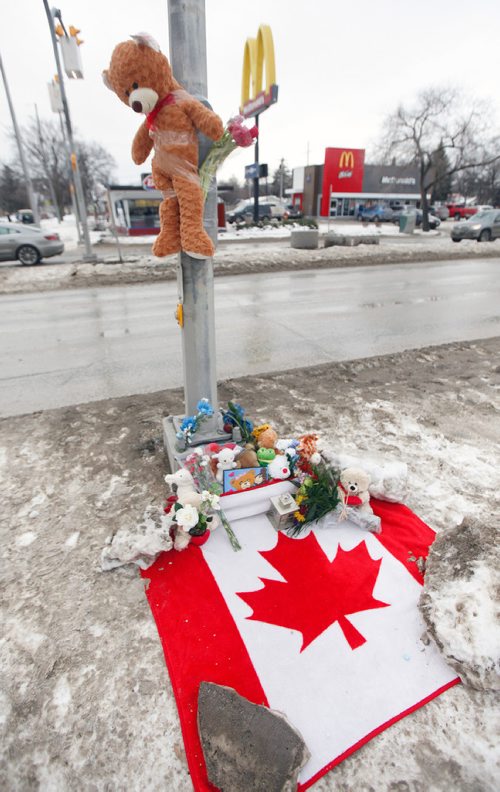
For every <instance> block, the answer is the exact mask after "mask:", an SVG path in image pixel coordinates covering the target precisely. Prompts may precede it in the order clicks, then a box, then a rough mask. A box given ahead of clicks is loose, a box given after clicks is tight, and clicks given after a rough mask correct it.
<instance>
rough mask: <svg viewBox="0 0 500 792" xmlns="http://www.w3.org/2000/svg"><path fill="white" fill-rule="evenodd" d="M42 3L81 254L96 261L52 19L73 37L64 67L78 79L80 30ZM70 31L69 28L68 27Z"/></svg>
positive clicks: (81, 71)
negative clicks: (63, 124) (67, 151)
mask: <svg viewBox="0 0 500 792" xmlns="http://www.w3.org/2000/svg"><path fill="white" fill-rule="evenodd" d="M43 5H44V8H45V13H46V14H47V21H48V23H49V30H50V37H51V39H52V48H53V50H54V58H55V61H56V66H57V76H58V79H59V88H60V90H61V100H62V105H63V112H64V119H65V122H66V131H67V135H68V144H69V149H70V162H71V169H72V172H73V179H74V183H75V198H76V205H77V207H78V214H79V215H80V220H81V224H82V231H83V241H84V244H85V254H84V256H83V260H84V261H89V262H93V261H97V256H96V255H95V253H93V252H92V246H91V244H90V236H89V227H88V222H87V210H86V207H85V198H84V195H83V187H82V179H81V175H80V169H79V167H78V159H77V156H76V151H75V142H74V139H73V128H72V125H71V117H70V114H69V106H68V100H67V98H66V89H65V87H64V77H63V71H62V67H61V60H60V58H59V51H58V49H57V35H56V29H55V26H54V19H58V20H59V23H60V24H59V25H58V26H57V27H58V28H59V27H60V28H61V32H62V33H63V37H64V40H65V39H73V42H74V46H70V47H69V48H68V50H67V53H68V58H71V59H70V60H69V61H68V63H67V64H66V62H65V68H66V66H68V67H69V68H66V73H67V74H68V76H70V77H72V76H73V74H72V72H74V73H75V75H76V76H77V78H78V79H81V78H82V77H83V70H82V69H81V61H80V60H79V52H78V59H74V58H73V54H74V47H76V48H77V49H78V46H79V45H78V43H77V39H78V36H77V34H78V33H79V32H80V31H79V30H77V29H76V28H73V30H74V31H75V35H74V36H68V35H67V33H66V30H65V28H64V24H63V21H62V16H61V12H60V10H59V9H58V8H53V9H52V10H51V9H49V4H48V0H43ZM70 31H71V28H70ZM62 40H63V38H61V41H62ZM61 51H62V52H63V53H64V50H63V49H62V47H61ZM63 56H64V55H63ZM78 75H79V76H78Z"/></svg>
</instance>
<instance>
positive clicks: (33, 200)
mask: <svg viewBox="0 0 500 792" xmlns="http://www.w3.org/2000/svg"><path fill="white" fill-rule="evenodd" d="M0 71H1V72H2V79H3V84H4V87H5V93H6V95H7V102H8V104H9V110H10V115H11V118H12V126H13V127H14V134H15V136H16V142H17V148H18V150H19V159H20V160H21V166H22V169H23V173H24V179H25V181H26V190H27V193H28V200H29V202H30V205H31V211H32V212H33V217H34V220H35V223H36V224H37V225H39V224H40V215H39V213H38V201H37V200H36V196H35V191H34V189H33V182H32V181H31V177H30V174H29V170H28V165H27V163H26V157H25V156H24V146H23V139H22V137H21V132H20V130H19V127H18V125H17V119H16V114H15V112H14V105H13V104H12V99H11V96H10V91H9V84H8V82H7V76H6V74H5V71H4V68H3V61H2V56H1V55H0Z"/></svg>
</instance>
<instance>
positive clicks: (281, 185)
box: [280, 158, 285, 200]
mask: <svg viewBox="0 0 500 792" xmlns="http://www.w3.org/2000/svg"><path fill="white" fill-rule="evenodd" d="M284 167H285V160H284V159H283V158H282V159H281V162H280V198H281V199H282V200H283V176H284V174H283V170H284Z"/></svg>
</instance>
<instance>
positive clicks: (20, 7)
mask: <svg viewBox="0 0 500 792" xmlns="http://www.w3.org/2000/svg"><path fill="white" fill-rule="evenodd" d="M54 4H55V5H56V6H57V7H58V8H60V9H61V11H62V14H63V20H64V22H65V25H66V26H69V25H75V26H76V27H79V28H81V31H82V32H81V34H80V36H81V38H83V40H84V42H85V43H84V44H83V46H82V48H81V54H82V58H83V64H84V70H85V79H84V80H67V81H66V86H67V91H68V97H69V103H70V110H71V115H72V119H73V124H74V126H75V127H76V129H77V131H78V133H79V135H80V136H81V137H82V138H85V139H87V140H93V141H97V142H99V143H101V144H102V145H103V146H104V147H105V148H106V149H107V150H108V151H109V152H110V153H111V154H112V155H113V157H114V158H115V160H116V162H117V171H116V174H115V176H116V178H115V180H116V181H118V182H120V183H122V184H126V183H136V182H138V179H139V173H140V172H141V171H144V170H146V169H147V168H145V167H144V166H141V167H139V168H138V167H136V166H135V165H134V164H133V163H132V160H131V158H130V143H131V141H132V138H133V136H134V134H135V131H136V129H137V127H138V122H139V119H138V117H137V115H136V114H135V113H134V112H133V111H132V110H130V109H128V108H127V107H126V106H125V105H124V104H122V103H121V102H120V101H119V100H118V99H117V97H115V96H114V95H113V94H112V93H111V92H110V91H108V90H107V89H106V88H105V87H104V85H103V83H102V80H101V72H102V70H103V69H104V68H106V67H107V66H108V63H109V58H110V55H111V52H112V50H113V47H114V46H115V44H117V43H118V42H119V41H123V40H125V39H126V38H128V36H129V35H130V34H131V33H136V32H138V31H148V32H150V33H151V34H152V35H153V36H154V37H155V38H156V39H157V41H158V42H159V44H160V46H161V48H162V51H163V52H165V54H167V55H168V13H167V8H168V3H167V0H141V2H140V3H139V2H132V1H131V0H60V2H56V3H54ZM0 13H1V21H2V24H1V25H0V52H1V54H2V57H3V62H4V68H5V70H6V72H7V76H8V80H9V84H10V89H11V93H12V97H13V101H14V105H15V109H16V112H17V116H18V121H19V122H20V123H21V124H23V123H25V122H26V120H27V119H28V117H29V116H30V115H31V114H32V113H33V111H34V105H35V103H36V104H37V105H38V110H39V113H40V115H41V116H42V117H45V118H51V117H54V115H53V114H52V113H51V110H50V104H49V97H48V91H47V83H48V82H49V81H50V80H51V78H52V76H53V75H54V74H55V64H54V57H53V52H52V47H51V42H50V36H49V30H48V24H47V19H46V16H45V11H44V7H43V3H42V0H17V1H16V2H14V1H13V0H3V1H2V3H1V12H0ZM206 22H207V51H208V94H209V99H210V101H211V103H212V105H213V107H214V110H215V111H216V112H218V113H219V115H220V116H221V117H222V118H223V119H224V120H227V119H228V118H229V117H230V116H231V115H234V114H235V112H237V110H238V107H239V103H240V93H241V72H242V64H243V48H244V44H245V40H246V39H247V38H248V37H255V36H256V34H257V30H258V27H259V24H261V23H266V24H269V25H270V26H271V29H272V31H273V35H274V45H275V52H276V72H277V83H278V85H279V100H278V103H277V104H276V105H274V106H273V107H271V108H270V109H269V110H267V111H266V112H265V113H264V114H263V115H262V116H261V138H260V145H261V155H260V160H261V162H268V164H269V169H270V172H271V171H273V170H274V169H275V168H276V167H278V165H279V161H280V159H281V157H284V158H285V161H286V163H287V164H288V165H289V167H292V168H293V167H296V166H299V165H305V164H306V162H307V153H308V151H309V163H311V164H312V163H321V162H323V161H324V150H325V148H326V147H327V146H341V147H344V146H345V147H347V146H349V147H352V148H368V149H369V148H370V145H372V144H373V143H374V142H375V141H376V139H377V136H378V134H379V130H380V126H381V122H382V120H383V118H384V117H385V115H387V113H389V112H391V111H392V110H393V109H394V108H395V106H396V105H397V103H398V102H400V101H406V100H411V99H412V98H413V97H414V96H415V95H416V93H417V92H418V91H419V90H420V89H421V88H424V87H427V86H429V85H436V84H438V85H458V86H461V87H462V88H464V89H465V90H466V91H468V92H470V94H471V95H473V96H477V97H481V98H484V99H487V100H489V101H490V102H491V103H492V105H493V107H494V109H495V112H496V120H497V122H498V121H499V120H500V93H499V86H500V55H499V53H500V48H499V33H500V0H475V1H474V2H470V0H450V2H448V3H436V2H435V0H415V1H414V2H409V0H406V2H405V1H404V0H403V1H401V0H356V2H352V0H350V1H346V2H342V3H341V2H339V0H309V2H304V0H252V1H251V2H238V0H206ZM10 129H11V122H10V116H9V113H8V107H7V102H6V99H5V93H4V91H3V86H0V160H1V161H6V160H8V159H10V157H11V155H13V153H14V152H13V151H12V149H11V144H10V142H9V139H8V134H9V132H10ZM252 161H253V156H252V154H251V150H245V151H240V152H237V153H235V154H233V155H232V157H231V159H229V160H228V162H227V164H226V165H225V167H224V170H223V172H222V176H223V177H225V178H227V177H229V176H230V175H231V174H233V173H234V174H235V175H237V176H238V178H240V179H242V178H243V171H244V166H245V165H246V164H250V163H251V162H252Z"/></svg>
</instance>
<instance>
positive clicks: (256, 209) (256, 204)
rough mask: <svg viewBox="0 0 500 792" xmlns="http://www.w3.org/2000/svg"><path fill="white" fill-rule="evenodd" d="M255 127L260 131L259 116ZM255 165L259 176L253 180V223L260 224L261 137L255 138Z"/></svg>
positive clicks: (256, 117) (256, 118)
mask: <svg viewBox="0 0 500 792" xmlns="http://www.w3.org/2000/svg"><path fill="white" fill-rule="evenodd" d="M255 126H256V127H257V132H258V130H259V116H258V115H256V116H255ZM254 163H255V166H256V168H257V175H256V177H255V179H254V180H253V221H254V223H258V222H259V184H260V181H259V178H260V163H259V135H258V134H257V137H256V138H255V156H254Z"/></svg>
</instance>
